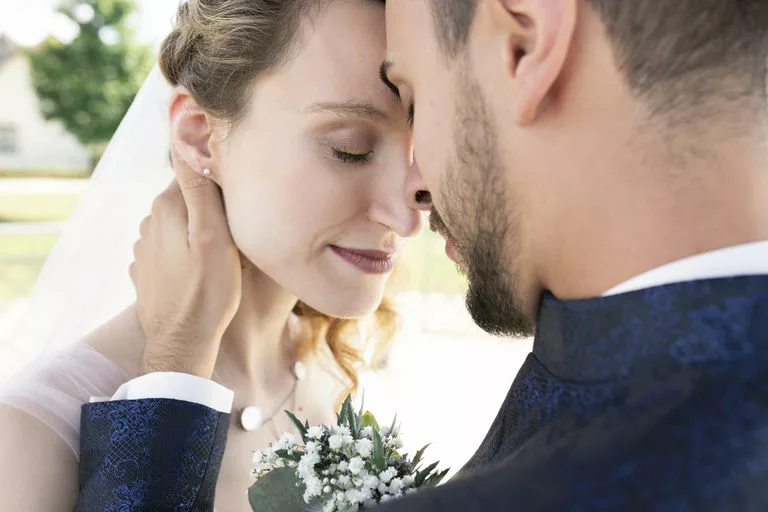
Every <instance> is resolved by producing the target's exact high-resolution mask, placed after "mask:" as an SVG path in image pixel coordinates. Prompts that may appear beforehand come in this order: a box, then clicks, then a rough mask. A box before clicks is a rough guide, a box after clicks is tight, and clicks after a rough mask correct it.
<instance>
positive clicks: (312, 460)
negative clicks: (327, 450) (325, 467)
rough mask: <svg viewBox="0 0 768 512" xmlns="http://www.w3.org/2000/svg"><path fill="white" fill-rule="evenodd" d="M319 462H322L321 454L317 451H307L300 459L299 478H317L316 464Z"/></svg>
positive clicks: (305, 479) (306, 479)
mask: <svg viewBox="0 0 768 512" xmlns="http://www.w3.org/2000/svg"><path fill="white" fill-rule="evenodd" d="M318 462H320V456H319V455H318V454H317V453H307V454H305V455H303V456H302V457H301V460H299V466H298V468H297V469H296V472H297V473H298V474H299V478H301V479H302V480H304V481H305V482H306V481H308V480H310V479H312V478H317V477H315V476H314V473H315V465H316V464H317V463H318ZM319 481H320V479H318V482H319ZM321 485H322V484H321Z"/></svg>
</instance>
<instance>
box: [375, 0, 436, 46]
mask: <svg viewBox="0 0 768 512" xmlns="http://www.w3.org/2000/svg"><path fill="white" fill-rule="evenodd" d="M429 1H430V0H387V13H386V19H387V23H386V27H387V54H388V57H389V58H390V59H391V60H395V59H396V58H398V57H405V56H407V55H409V54H410V53H412V52H413V51H414V50H416V49H419V50H421V49H424V48H423V46H421V45H423V44H427V45H429V44H430V41H431V40H432V39H433V37H432V36H433V33H434V28H433V23H432V15H431V13H430V10H429Z"/></svg>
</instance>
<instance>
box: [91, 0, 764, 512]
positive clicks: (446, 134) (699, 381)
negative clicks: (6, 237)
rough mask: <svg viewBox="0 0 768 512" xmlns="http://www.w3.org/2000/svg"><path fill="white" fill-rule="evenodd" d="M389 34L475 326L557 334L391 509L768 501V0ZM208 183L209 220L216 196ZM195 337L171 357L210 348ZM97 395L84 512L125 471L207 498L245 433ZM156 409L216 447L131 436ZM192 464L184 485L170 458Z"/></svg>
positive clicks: (475, 21) (634, 1)
mask: <svg viewBox="0 0 768 512" xmlns="http://www.w3.org/2000/svg"><path fill="white" fill-rule="evenodd" d="M387 29H388V45H389V48H388V59H387V62H385V63H384V65H383V66H382V78H383V79H384V80H385V82H386V83H387V84H388V85H389V86H390V87H391V88H392V90H393V92H394V93H395V94H397V95H398V96H399V97H400V98H401V100H402V102H403V105H404V107H405V108H406V109H409V110H411V111H412V112H413V114H414V137H415V139H414V141H415V161H416V162H417V164H418V166H417V165H416V164H414V168H413V171H412V177H411V180H410V181H409V183H408V185H407V187H408V189H407V190H406V193H408V194H418V196H419V198H420V199H422V200H424V199H425V194H424V193H423V191H425V190H429V192H430V193H431V198H432V201H433V204H434V210H433V213H432V217H431V223H432V227H433V228H434V229H436V230H437V231H439V232H440V233H441V234H443V236H444V237H445V238H446V240H447V250H448V253H449V254H450V255H451V256H452V257H453V258H454V259H455V260H456V261H457V262H458V263H459V265H460V266H461V268H462V269H463V270H464V271H465V272H466V273H467V275H468V277H469V281H470V289H469V293H468V297H467V305H468V308H469V310H470V312H471V313H472V315H473V317H474V319H475V320H476V322H477V323H478V324H479V325H480V326H481V327H483V328H484V329H486V330H487V331H490V332H493V333H498V334H502V335H506V334H527V333H530V332H533V329H534V327H535V329H536V332H535V335H536V337H535V342H534V348H533V352H532V354H531V355H530V356H529V357H528V359H527V360H526V362H525V364H524V365H523V367H522V369H521V370H520V372H519V374H518V375H517V377H516V379H515V381H514V383H513V385H512V388H511V389H510V391H509V394H508V396H507V398H506V400H505V402H504V404H503V405H502V408H501V410H500V412H499V415H498V417H497V418H496V420H495V422H494V423H493V425H492V426H491V429H490V431H489V433H488V435H487V437H486V439H485V440H484V442H483V443H482V446H481V447H480V448H479V450H478V451H477V453H476V454H475V455H474V457H473V458H472V459H471V460H470V461H469V463H468V465H467V467H466V468H465V471H464V473H463V475H462V476H461V477H459V478H456V479H454V480H452V481H450V482H448V483H447V484H445V485H443V486H441V487H439V488H436V489H432V490H428V491H424V492H421V493H417V494H415V495H413V496H409V497H407V498H405V499H403V500H398V501H397V502H394V503H391V504H388V505H387V506H384V507H382V508H381V510H382V511H390V510H391V511H393V512H404V511H438V510H440V511H443V510H450V511H470V510H483V511H507V510H521V511H550V510H552V511H560V510H574V511H576V510H579V511H581V510H583V511H597V510H611V511H619V510H621V511H624V510H643V511H647V510H675V511H685V510H691V511H692V510H696V511H724V510H728V511H734V510H735V511H753V510H755V511H757V510H768V378H767V377H766V376H768V152H767V149H766V141H767V140H768V114H767V112H768V111H767V110H766V109H768V105H767V104H766V60H767V58H768V3H767V2H764V1H762V0H631V1H629V0H389V2H387ZM185 182H186V183H188V182H187V181H185V180H182V185H183V184H184V183H185ZM203 189H205V187H203ZM195 190H197V193H195V194H194V199H193V202H195V201H196V202H197V204H194V203H193V204H190V203H189V202H188V203H187V207H188V208H189V214H190V220H192V219H193V217H194V216H195V215H198V214H199V211H200V210H199V208H200V207H202V206H201V205H202V202H204V201H208V204H207V207H208V208H209V209H208V210H206V215H202V216H201V217H199V218H198V220H199V222H198V224H202V223H204V222H206V220H205V218H208V219H210V217H209V216H210V213H209V212H211V211H212V210H210V207H211V204H216V203H215V202H216V201H217V200H218V199H217V198H216V196H215V194H213V193H212V192H211V193H209V192H206V191H203V192H202V193H201V190H200V187H197V188H196V189H195ZM211 190H212V187H211ZM184 192H185V197H187V196H189V197H191V196H192V194H190V193H189V190H188V189H185V191H184ZM206 194H207V195H206ZM217 205H218V204H217ZM218 207H219V208H220V206H218ZM200 250H201V251H208V252H211V251H213V252H215V251H216V247H211V246H207V247H205V248H202V249H200ZM208 256H209V257H210V254H209V255H208ZM210 271H211V276H214V274H213V273H215V272H216V269H215V268H211V270H210ZM211 276H208V277H207V279H208V280H207V281H205V282H204V283H203V285H204V286H208V287H209V288H211V289H213V288H215V287H216V286H217V284H216V280H215V279H214V278H213V277H211ZM214 277H215V276H214ZM169 307H170V306H169ZM177 313H178V311H176V310H169V311H164V312H158V313H157V314H158V315H161V314H166V315H168V316H169V317H170V315H172V314H177ZM194 314H197V313H196V312H188V315H190V316H187V317H185V318H188V319H192V318H195V317H193V316H192V315H194ZM209 314H210V315H211V316H212V317H215V316H216V315H215V312H213V313H211V312H209ZM195 319H196V321H197V322H196V325H197V326H198V327H197V328H198V329H204V326H205V325H206V324H205V322H201V320H200V319H199V318H195ZM210 322H211V323H212V324H215V323H216V319H211V320H210ZM201 326H202V327H201ZM211 329H212V328H211ZM179 332H183V331H179ZM184 334H185V336H189V337H191V338H193V339H196V340H198V339H206V338H208V336H207V335H205V334H202V335H201V334H200V332H194V333H190V332H185V333H184ZM182 337H183V336H182ZM177 339H179V336H178V333H166V335H165V336H164V337H163V336H159V337H157V339H154V340H150V346H151V347H154V348H153V352H152V354H154V355H152V354H151V355H150V357H149V359H151V358H152V357H156V359H155V361H156V363H155V364H154V366H151V368H152V369H154V370H157V371H160V372H168V371H179V370H181V371H186V370H188V369H189V368H197V366H198V364H199V361H197V360H195V357H196V356H195V354H190V353H185V352H184V351H183V350H181V349H180V345H178V346H177V345H175V344H174V341H173V340H177ZM163 354H165V355H166V356H168V355H169V354H173V357H163ZM96 405H97V406H98V407H97V408H92V409H90V410H89V408H91V407H92V406H86V408H85V410H84V412H83V435H84V436H86V435H87V439H85V440H84V441H87V444H88V446H89V448H88V449H87V450H86V451H85V452H84V457H83V460H82V462H81V463H82V465H83V468H85V469H84V470H83V471H82V474H83V481H82V482H81V485H82V486H83V488H84V493H83V495H82V496H81V501H80V504H79V509H81V510H96V509H99V510H101V509H102V508H105V507H104V505H105V504H104V503H103V502H98V501H95V500H97V498H93V496H95V495H96V494H99V493H101V496H109V495H110V494H109V493H110V491H114V490H115V489H116V488H118V487H120V486H123V488H131V489H136V491H135V492H136V496H137V497H138V498H137V499H138V500H139V502H141V503H142V506H141V507H140V508H136V509H137V510H138V509H141V510H165V509H166V508H163V507H168V509H170V508H171V507H175V506H176V505H177V503H170V502H169V501H168V500H169V499H170V498H168V499H166V498H165V496H164V493H165V492H169V493H173V494H174V497H173V499H177V498H178V499H179V500H181V501H183V502H184V503H188V504H189V505H187V506H186V507H185V508H179V510H210V507H211V500H212V496H213V489H214V487H215V473H216V471H217V468H218V464H219V462H220V453H221V450H222V449H223V444H224V442H225V439H224V438H223V436H220V435H219V436H217V434H216V432H218V430H217V429H216V428H208V429H207V430H205V429H203V430H200V429H197V430H195V429H194V428H193V425H199V424H204V425H208V426H209V427H210V426H212V425H214V426H215V425H216V424H217V423H216V422H217V421H224V420H222V419H221V418H225V417H226V411H225V412H219V411H216V410H214V409H211V408H209V407H204V406H201V405H195V404H189V403H181V402H174V401H173V400H164V399H161V398H157V397H155V398H153V397H146V398H143V399H139V400H129V401H123V402H107V403H105V404H96ZM141 414H143V415H144V416H142V418H143V419H144V420H145V421H144V424H147V425H149V428H151V429H154V430H152V431H153V432H154V434H153V435H155V436H156V437H157V438H163V436H165V437H169V436H170V434H169V432H170V430H171V428H173V429H176V430H175V431H176V432H177V433H180V434H182V435H187V436H190V438H192V439H195V440H196V443H197V444H195V446H202V447H203V449H200V450H198V451H193V450H192V448H191V445H192V443H189V442H188V443H186V444H184V443H177V444H176V445H174V446H167V445H164V444H163V443H153V444H147V445H137V444H136V443H133V444H131V442H130V441H125V440H123V439H122V438H121V437H120V436H118V435H115V430H116V429H118V428H119V425H123V424H125V423H129V424H130V423H131V422H133V421H134V420H136V419H137V416H140V415H141ZM174 414H175V415H178V416H173V415H174ZM110 415H111V416H110ZM105 417H110V418H111V422H110V421H104V420H103V418H105ZM98 418H102V420H99V419H98ZM178 418H183V422H180V420H179V419H178ZM185 425H186V427H185ZM185 429H186V430H185ZM195 436H196V437H195ZM175 449H176V450H177V451H174V450H175ZM116 454H120V456H119V457H118V456H117V455H116ZM115 458H117V459H119V460H123V461H127V465H128V466H130V467H131V468H132V470H131V472H130V473H128V474H123V475H122V476H120V475H117V476H116V473H115V472H114V471H113V472H111V473H110V471H109V468H106V467H105V466H106V465H107V462H105V461H108V460H115ZM185 459H186V460H190V461H193V463H194V467H195V468H201V469H200V471H199V472H198V473H195V474H194V475H192V474H190V475H188V478H191V479H192V480H190V481H187V482H186V483H185V484H184V485H185V486H186V487H185V488H184V489H182V488H181V486H179V485H178V484H177V482H178V480H174V478H176V473H174V472H169V473H163V472H160V471H158V470H157V468H158V467H160V466H161V465H162V461H168V460H175V461H181V460H185ZM190 473H191V472H190ZM107 474H108V475H112V478H105V477H104V475H107ZM194 478H197V480H194ZM190 482H191V483H190ZM96 487H98V488H99V493H97V492H95V491H94V489H95V488H96ZM142 493H143V494H142ZM185 493H186V494H185ZM115 494H116V493H113V494H112V495H115ZM201 496H202V498H200V499H198V497H201ZM192 498H195V499H197V504H193V503H194V502H195V499H192ZM89 500H90V501H89ZM164 500H165V501H164ZM181 501H179V503H181ZM100 507H101V508H100ZM132 510H133V509H132Z"/></svg>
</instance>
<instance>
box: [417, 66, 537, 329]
mask: <svg viewBox="0 0 768 512" xmlns="http://www.w3.org/2000/svg"><path fill="white" fill-rule="evenodd" d="M468 68H469V66H468V62H466V63H465V65H464V66H463V69H464V71H461V72H460V73H459V78H458V94H457V108H456V119H455V121H454V130H455V131H454V147H455V148H456V153H455V155H454V157H453V158H452V159H451V160H450V161H449V164H448V168H447V172H446V174H445V178H444V181H443V183H442V187H441V192H442V194H441V195H442V197H441V199H442V201H441V202H442V205H443V207H442V211H443V215H444V218H445V220H443V218H442V217H441V216H440V214H439V213H438V211H437V209H436V208H433V209H432V214H431V215H430V219H429V223H430V228H431V229H432V230H433V231H437V232H439V233H441V234H443V236H445V237H446V238H448V239H450V240H451V241H452V242H453V244H454V246H455V247H456V251H457V252H458V254H459V260H460V262H461V263H460V264H459V270H460V271H461V272H463V273H464V274H466V276H467V279H468V282H469V290H468V292H467V297H466V305H467V309H468V310H469V313H470V315H471V316H472V319H473V320H474V321H475V323H476V324H477V325H478V326H479V327H480V328H481V329H483V330H484V331H486V332H488V333H490V334H495V335H501V336H516V337H517V336H519V337H523V336H530V335H532V334H533V330H534V323H535V322H534V320H533V319H532V318H531V317H530V316H529V315H528V314H527V313H526V310H525V308H524V307H523V301H522V299H521V297H520V294H519V292H518V290H517V288H516V287H515V284H516V283H517V284H519V283H520V280H519V279H518V274H517V269H518V268H519V267H518V265H517V259H518V258H517V255H516V254H513V253H512V251H510V250H508V249H507V248H509V247H519V244H518V243H517V242H518V241H517V240H516V237H517V232H516V231H515V230H514V228H513V226H514V225H517V224H518V222H517V220H518V216H517V215H516V212H515V211H514V210H513V208H514V204H515V203H514V202H513V201H512V200H511V198H510V197H508V193H507V192H506V189H505V188H504V178H503V177H504V167H503V165H502V163H501V154H500V152H499V148H498V140H497V136H496V131H495V128H494V122H493V116H492V113H491V111H490V109H489V108H488V106H487V104H486V102H485V100H484V98H483V95H482V91H481V89H480V86H479V84H478V83H477V81H476V80H475V79H474V78H473V77H471V76H470V72H469V71H468Z"/></svg>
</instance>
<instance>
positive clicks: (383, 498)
mask: <svg viewBox="0 0 768 512" xmlns="http://www.w3.org/2000/svg"><path fill="white" fill-rule="evenodd" d="M391 499H392V495H391V494H382V495H381V503H386V502H388V501H389V500H391Z"/></svg>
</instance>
